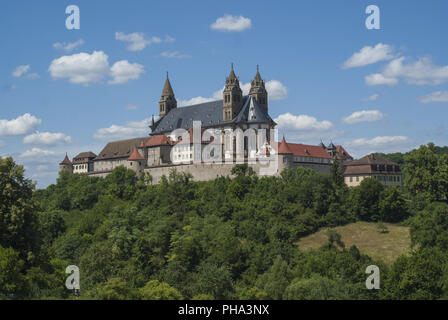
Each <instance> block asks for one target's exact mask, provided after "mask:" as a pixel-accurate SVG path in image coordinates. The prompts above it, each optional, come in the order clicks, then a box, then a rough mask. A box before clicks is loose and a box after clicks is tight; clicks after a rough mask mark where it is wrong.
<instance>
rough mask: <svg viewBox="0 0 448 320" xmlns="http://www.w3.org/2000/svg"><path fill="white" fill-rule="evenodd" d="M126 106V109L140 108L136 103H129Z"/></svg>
mask: <svg viewBox="0 0 448 320" xmlns="http://www.w3.org/2000/svg"><path fill="white" fill-rule="evenodd" d="M124 108H125V110H137V109H138V105H136V104H128V105H127V106H126V107H124Z"/></svg>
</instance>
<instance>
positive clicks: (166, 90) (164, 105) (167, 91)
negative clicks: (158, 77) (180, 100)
mask: <svg viewBox="0 0 448 320" xmlns="http://www.w3.org/2000/svg"><path fill="white" fill-rule="evenodd" d="M174 108H177V101H176V98H175V97H174V92H173V88H171V83H170V79H168V72H167V73H166V81H165V86H164V87H163V91H162V97H161V98H160V101H159V116H160V118H162V117H163V116H165V115H166V114H167V113H168V112H170V110H171V109H174Z"/></svg>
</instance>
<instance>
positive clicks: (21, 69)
mask: <svg viewBox="0 0 448 320" xmlns="http://www.w3.org/2000/svg"><path fill="white" fill-rule="evenodd" d="M29 70H30V66H29V65H22V66H18V67H17V68H16V69H15V70H14V71H13V73H12V75H13V76H14V77H16V78H20V77H21V76H23V75H24V74H25V73H27V72H28V71H29Z"/></svg>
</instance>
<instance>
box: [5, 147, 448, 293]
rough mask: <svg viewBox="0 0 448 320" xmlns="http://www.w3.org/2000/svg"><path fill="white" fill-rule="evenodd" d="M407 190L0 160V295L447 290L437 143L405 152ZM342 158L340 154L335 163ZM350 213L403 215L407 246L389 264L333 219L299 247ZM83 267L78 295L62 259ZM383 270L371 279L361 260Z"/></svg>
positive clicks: (447, 242)
mask: <svg viewBox="0 0 448 320" xmlns="http://www.w3.org/2000/svg"><path fill="white" fill-rule="evenodd" d="M403 161H404V162H403V168H404V170H405V173H406V179H405V186H404V188H403V189H399V188H396V187H389V188H385V187H384V186H383V185H382V184H381V183H380V182H379V181H377V180H375V179H365V180H364V181H363V182H362V183H361V185H360V186H359V187H355V188H350V189H349V188H348V187H346V186H345V184H344V183H343V182H342V181H343V180H341V172H340V169H338V168H337V167H335V168H333V169H332V174H331V175H323V174H319V173H317V172H315V171H312V170H310V169H304V168H298V169H297V170H294V169H287V170H285V171H283V172H282V174H281V176H279V177H258V176H256V175H255V174H254V173H253V171H252V170H251V169H250V168H248V167H247V166H245V165H237V166H235V167H234V169H233V174H234V176H235V177H234V178H233V179H231V178H228V177H220V178H217V179H215V180H213V181H207V182H196V181H193V179H192V177H191V176H189V175H186V174H179V173H177V172H176V171H172V172H171V174H170V175H169V176H168V177H164V178H163V179H162V181H161V183H160V184H158V185H152V184H151V177H150V176H148V175H146V176H140V177H137V176H135V173H134V172H133V171H131V170H127V169H125V168H124V167H118V168H116V169H115V170H114V171H113V173H112V174H110V175H109V176H107V177H106V178H91V177H89V176H86V175H74V174H67V173H66V172H61V174H60V176H59V178H58V179H57V182H56V184H54V185H50V186H49V187H48V188H46V189H42V190H35V187H34V185H33V183H32V182H31V181H30V180H29V179H27V178H26V177H25V173H24V170H23V167H22V166H20V165H17V164H16V163H15V162H14V160H13V159H12V158H0V190H1V193H0V299H439V298H447V297H448V277H447V274H446V272H445V270H447V268H448V257H447V255H446V250H447V249H448V219H447V217H448V205H447V203H446V199H447V195H448V156H447V154H446V153H443V154H441V153H440V152H438V149H436V147H434V145H432V144H428V146H421V147H420V148H419V149H417V150H414V151H412V152H410V153H408V154H406V155H404V156H403ZM337 165H338V164H335V166H337ZM357 221H366V222H375V223H378V222H379V223H383V222H384V223H395V224H397V223H399V224H401V225H406V226H409V227H410V233H411V242H412V246H413V249H412V252H411V254H410V255H403V256H400V257H399V258H398V259H397V260H396V261H395V262H394V263H393V264H386V263H385V262H383V261H381V260H376V259H373V258H371V257H369V256H367V255H365V254H362V253H360V251H359V250H358V248H357V247H356V246H351V247H346V246H345V244H344V243H343V239H342V240H341V237H340V235H339V234H338V233H337V232H336V231H334V230H332V229H331V230H332V232H329V233H328V241H327V242H326V243H325V244H324V245H323V246H321V247H320V248H318V249H313V250H307V251H304V250H302V249H301V248H300V246H299V247H297V246H296V245H295V243H297V242H298V241H299V240H300V239H301V238H302V237H304V236H307V235H310V234H313V233H315V232H317V231H318V230H319V229H321V228H334V227H337V226H343V225H347V224H349V223H353V222H357ZM68 265H76V266H78V267H79V269H80V283H81V289H80V295H79V297H75V296H74V294H73V292H72V291H70V290H67V289H66V288H65V279H66V278H67V274H66V273H65V268H66V267H67V266H68ZM369 265H377V266H378V267H379V268H380V270H381V289H380V290H367V289H366V287H365V280H366V278H367V275H366V273H365V270H366V267H367V266H369Z"/></svg>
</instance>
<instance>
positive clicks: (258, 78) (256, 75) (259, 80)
mask: <svg viewBox="0 0 448 320" xmlns="http://www.w3.org/2000/svg"><path fill="white" fill-rule="evenodd" d="M254 80H256V81H258V82H262V81H263V80H262V79H261V76H260V69H259V66H258V64H257V73H256V74H255V79H254Z"/></svg>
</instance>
